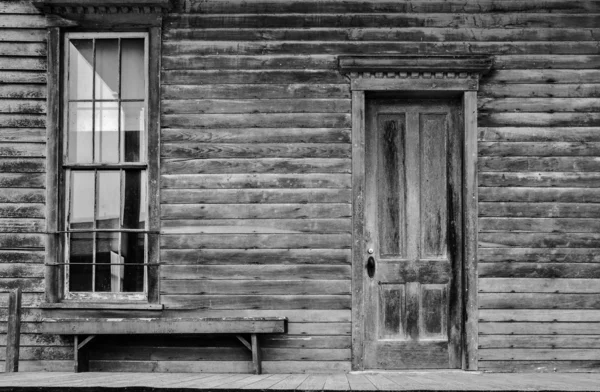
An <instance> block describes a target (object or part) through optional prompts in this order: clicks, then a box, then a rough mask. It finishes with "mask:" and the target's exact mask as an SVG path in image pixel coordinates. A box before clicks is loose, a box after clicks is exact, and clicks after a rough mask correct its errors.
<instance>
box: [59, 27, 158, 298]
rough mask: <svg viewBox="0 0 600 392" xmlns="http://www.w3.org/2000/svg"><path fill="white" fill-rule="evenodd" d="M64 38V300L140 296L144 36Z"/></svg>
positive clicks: (144, 239) (145, 240)
mask: <svg viewBox="0 0 600 392" xmlns="http://www.w3.org/2000/svg"><path fill="white" fill-rule="evenodd" d="M64 37H65V38H64V47H63V48H64V49H63V53H64V59H63V69H64V75H63V120H62V142H61V148H62V157H61V161H62V162H61V163H62V164H61V167H60V168H59V170H60V173H59V176H60V179H61V183H62V187H61V192H62V194H61V200H62V211H61V213H62V216H61V219H60V221H61V226H62V227H61V228H60V227H59V230H60V234H61V236H62V238H61V241H62V244H61V245H62V249H63V252H62V253H63V257H64V263H61V264H63V265H64V268H63V274H64V284H63V287H64V299H66V300H90V299H91V300H108V301H110V300H121V299H127V300H146V299H147V298H148V268H147V266H148V263H149V260H148V254H149V241H150V240H151V239H149V234H150V230H149V229H150V226H149V219H148V216H149V211H148V208H149V207H148V206H149V204H150V203H149V201H148V184H149V181H148V180H149V176H148V169H149V162H148V157H149V155H150V154H149V153H148V151H149V144H148V139H149V138H148V52H149V50H148V41H149V37H148V34H147V33H66V34H65V35H64Z"/></svg>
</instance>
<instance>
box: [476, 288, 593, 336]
mask: <svg viewBox="0 0 600 392" xmlns="http://www.w3.org/2000/svg"><path fill="white" fill-rule="evenodd" d="M599 297H600V296H598V294H547V293H535V294H530V293H493V294H490V293H481V294H479V305H480V307H481V309H507V308H508V309H594V308H598V306H600V298H599ZM509 324H512V326H513V327H512V328H513V329H512V330H513V331H514V332H511V333H527V332H524V331H525V328H523V329H522V330H521V332H517V331H515V330H514V328H516V323H509ZM580 324H581V323H580ZM494 325H498V324H494ZM550 326H551V327H550V329H548V330H547V329H544V330H537V331H536V332H537V333H558V331H562V332H561V333H565V334H568V333H571V331H570V330H569V328H564V329H560V328H557V327H558V326H557V325H556V323H551V324H550ZM581 327H582V325H579V324H578V325H577V328H581ZM588 327H590V328H591V329H588V333H591V334H597V333H599V331H600V324H595V325H594V324H593V325H591V326H590V325H588ZM550 330H551V331H552V332H549V331H550ZM529 331H533V329H530V330H529ZM480 333H483V334H485V333H488V332H487V330H486V329H483V330H482V327H481V326H480ZM501 333H506V332H501Z"/></svg>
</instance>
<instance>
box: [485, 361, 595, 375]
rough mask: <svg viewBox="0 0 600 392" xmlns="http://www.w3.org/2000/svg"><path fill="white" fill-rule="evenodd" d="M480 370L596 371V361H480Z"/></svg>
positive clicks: (515, 371) (513, 371)
mask: <svg viewBox="0 0 600 392" xmlns="http://www.w3.org/2000/svg"><path fill="white" fill-rule="evenodd" d="M479 363H480V368H481V369H482V370H493V371H496V372H511V373H517V372H540V373H546V372H552V373H554V372H572V373H589V372H597V371H598V368H599V367H600V362H598V361H480V362H479Z"/></svg>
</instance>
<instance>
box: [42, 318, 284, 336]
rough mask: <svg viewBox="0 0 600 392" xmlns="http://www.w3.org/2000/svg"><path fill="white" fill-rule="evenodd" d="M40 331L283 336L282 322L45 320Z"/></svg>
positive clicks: (211, 319)
mask: <svg viewBox="0 0 600 392" xmlns="http://www.w3.org/2000/svg"><path fill="white" fill-rule="evenodd" d="M41 331H42V333H45V334H57V335H84V334H85V335H128V334H132V335H133V334H135V335H137V334H202V333H283V332H285V318H279V317H269V318H267V317H261V318H255V317H243V318H181V319H165V318H137V319H125V318H123V319H117V318H113V319H110V318H106V319H95V318H81V319H44V320H43V323H42V326H41Z"/></svg>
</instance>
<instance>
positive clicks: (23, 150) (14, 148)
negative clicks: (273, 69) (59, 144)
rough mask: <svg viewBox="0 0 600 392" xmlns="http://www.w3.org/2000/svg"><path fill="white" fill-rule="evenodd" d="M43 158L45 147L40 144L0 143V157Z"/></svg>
mask: <svg viewBox="0 0 600 392" xmlns="http://www.w3.org/2000/svg"><path fill="white" fill-rule="evenodd" d="M0 121H1V120H0ZM11 122H12V121H11ZM17 122H18V121H17ZM25 128H27V127H25ZM45 156H46V145H45V144H42V143H0V157H36V158H44V157H45Z"/></svg>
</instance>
